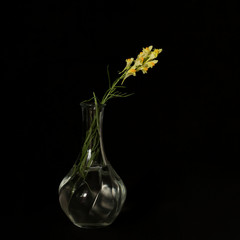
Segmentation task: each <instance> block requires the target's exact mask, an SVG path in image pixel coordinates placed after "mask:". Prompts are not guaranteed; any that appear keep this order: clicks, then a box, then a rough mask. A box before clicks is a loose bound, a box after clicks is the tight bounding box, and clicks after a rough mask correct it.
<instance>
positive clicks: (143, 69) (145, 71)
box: [139, 66, 148, 74]
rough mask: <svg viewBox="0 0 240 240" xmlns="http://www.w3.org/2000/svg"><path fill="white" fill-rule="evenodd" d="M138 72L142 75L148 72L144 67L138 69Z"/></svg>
mask: <svg viewBox="0 0 240 240" xmlns="http://www.w3.org/2000/svg"><path fill="white" fill-rule="evenodd" d="M139 70H141V71H142V73H143V74H145V73H147V71H148V68H147V67H146V66H145V67H140V68H139Z"/></svg>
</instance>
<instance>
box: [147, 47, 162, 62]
mask: <svg viewBox="0 0 240 240" xmlns="http://www.w3.org/2000/svg"><path fill="white" fill-rule="evenodd" d="M161 52H162V49H154V51H152V52H151V53H150V55H149V60H152V59H154V58H156V57H157V56H158V54H159V53H161Z"/></svg>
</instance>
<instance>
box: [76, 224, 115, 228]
mask: <svg viewBox="0 0 240 240" xmlns="http://www.w3.org/2000/svg"><path fill="white" fill-rule="evenodd" d="M73 224H74V225H75V226H77V227H79V228H83V229H97V228H105V227H108V226H109V225H110V224H109V223H102V224H83V223H80V224H78V223H73Z"/></svg>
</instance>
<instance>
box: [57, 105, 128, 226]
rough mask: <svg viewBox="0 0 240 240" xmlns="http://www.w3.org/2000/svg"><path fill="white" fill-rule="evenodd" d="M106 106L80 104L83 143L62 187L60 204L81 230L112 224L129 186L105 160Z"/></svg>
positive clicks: (60, 187)
mask: <svg viewBox="0 0 240 240" xmlns="http://www.w3.org/2000/svg"><path fill="white" fill-rule="evenodd" d="M104 107H105V105H98V106H96V105H95V104H89V103H81V108H82V120H83V144H82V149H81V151H80V154H79V156H78V158H77V160H76V162H75V164H74V165H73V167H72V169H71V170H70V172H69V173H68V174H67V175H66V176H65V177H64V178H63V180H62V181H61V183H60V185H59V202H60V205H61V208H62V210H63V211H64V212H65V214H66V215H67V216H68V218H69V219H70V220H71V221H72V222H73V223H74V224H75V225H76V226H78V227H81V228H97V227H104V226H108V225H110V224H111V223H112V222H113V221H114V220H115V219H116V217H117V216H118V214H119V213H120V211H121V208H122V206H123V204H124V201H125V199H126V187H125V185H124V183H123V181H122V180H121V178H120V177H119V176H118V174H117V173H116V172H115V170H114V169H113V167H112V166H111V164H110V163H109V161H108V160H107V158H106V155H105V151H104V146H103V138H102V126H103V115H104Z"/></svg>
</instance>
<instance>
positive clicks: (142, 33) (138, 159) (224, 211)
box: [4, 0, 240, 240]
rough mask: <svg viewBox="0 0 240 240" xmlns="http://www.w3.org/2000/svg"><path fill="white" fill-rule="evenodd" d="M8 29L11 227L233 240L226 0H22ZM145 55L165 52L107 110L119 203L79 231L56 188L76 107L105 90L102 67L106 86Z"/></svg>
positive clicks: (232, 59)
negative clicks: (114, 211) (112, 213)
mask: <svg viewBox="0 0 240 240" xmlns="http://www.w3.org/2000/svg"><path fill="white" fill-rule="evenodd" d="M9 9H11V7H10V8H9ZM10 12H11V10H10ZM9 19H10V20H11V21H12V23H14V24H13V25H14V26H15V28H14V29H13V30H11V32H13V33H14V36H15V37H14V38H12V42H11V45H10V47H9V48H6V49H5V50H4V51H5V56H6V59H7V60H8V65H7V67H6V68H5V73H6V74H5V77H6V80H7V81H8V82H9V83H10V84H11V85H14V89H15V90H16V91H14V93H13V95H14V101H15V105H14V108H13V110H12V111H13V114H14V116H15V120H16V121H14V122H15V124H16V125H17V131H16V132H14V135H13V136H14V140H13V141H12V144H14V142H16V143H17V146H18V148H17V150H16V152H14V151H13V156H14V161H13V162H14V166H15V168H16V172H17V174H16V176H17V184H16V185H17V189H18V192H17V193H16V194H15V197H14V198H12V199H13V200H12V205H11V206H12V207H11V208H12V209H13V213H11V214H10V213H9V212H8V211H7V212H6V214H5V215H6V216H5V217H8V218H9V222H12V219H13V218H14V219H16V220H17V221H16V222H18V224H17V225H18V226H19V224H20V223H22V224H23V227H21V230H23V229H24V236H25V237H27V236H28V237H29V238H33V237H36V236H42V237H51V238H52V239H81V238H88V239H94V238H96V237H98V238H100V239H110V238H113V237H114V238H115V239H123V238H125V239H139V238H140V237H144V238H145V239H163V240H170V239H184V240H185V239H194V240H195V239H219V238H222V239H239V237H240V236H239V230H238V228H239V224H240V207H239V202H240V176H239V174H240V171H239V168H238V167H237V165H238V164H237V163H238V161H239V132H240V131H239V116H238V115H239V103H238V102H239V83H238V82H239V55H238V54H237V46H238V44H239V40H240V39H239V21H238V11H237V7H236V4H235V3H234V2H232V1H223V2H221V3H220V2H218V1H197V0H191V1H179V2H178V3H174V2H170V1H169V2H168V1H151V2H150V1H149V2H139V1H117V2H116V1H83V2H81V1H62V2H59V1H56V2H54V1H48V2H46V3H44V2H42V1H29V2H28V1H25V2H22V3H18V5H17V10H16V13H15V12H14V13H13V14H12V17H10V18H9ZM14 31H15V32H14ZM15 33H16V34H15ZM149 45H153V46H154V47H156V48H163V52H162V53H161V54H160V55H159V57H158V59H159V63H158V64H157V65H156V66H155V67H154V68H153V69H151V70H149V72H148V74H146V75H142V74H141V73H139V74H138V75H137V77H135V78H134V77H131V78H129V79H127V81H126V85H127V87H128V89H129V91H130V92H135V95H134V96H132V97H130V98H127V99H118V100H113V101H111V102H109V103H108V105H107V107H106V110H105V118H104V142H105V151H106V154H107V157H108V159H109V161H110V162H111V163H112V165H113V167H114V168H115V170H116V171H117V172H118V173H119V175H120V176H121V177H122V179H123V181H124V182H125V184H126V186H127V189H128V197H127V201H126V204H125V206H124V208H123V211H122V213H121V214H120V216H119V217H118V219H117V220H116V221H115V222H114V223H113V224H112V225H111V226H110V227H108V228H105V229H99V230H82V229H78V228H77V227H75V226H73V225H72V223H71V222H70V221H69V220H68V219H67V217H66V216H65V215H64V214H63V212H62V210H61V209H60V206H59V203H58V192H57V190H58V184H59V183H60V181H61V179H62V178H63V177H64V176H65V175H66V173H67V172H68V170H69V169H70V168H71V166H72V165H73V163H74V161H75V159H76V156H77V154H78V152H79V150H80V140H81V109H80V106H79V103H80V102H81V101H82V100H85V99H88V98H90V97H91V96H92V92H93V91H95V92H96V94H97V95H98V96H101V95H102V94H103V93H104V91H105V90H106V89H107V84H108V82H107V74H106V67H107V65H108V64H109V65H110V73H111V76H112V78H113V79H114V78H115V77H116V76H117V72H118V71H120V70H122V69H123V68H124V66H125V59H126V58H130V57H134V58H135V57H136V56H137V54H138V53H139V52H140V51H141V49H142V47H147V46H149ZM12 87H13V86H12ZM15 92H16V94H15ZM19 146H20V147H19ZM12 149H16V148H14V147H12ZM19 153H20V154H19ZM19 156H20V157H19ZM20 226H22V225H20Z"/></svg>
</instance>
